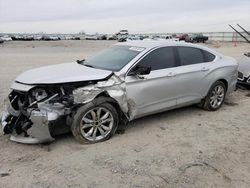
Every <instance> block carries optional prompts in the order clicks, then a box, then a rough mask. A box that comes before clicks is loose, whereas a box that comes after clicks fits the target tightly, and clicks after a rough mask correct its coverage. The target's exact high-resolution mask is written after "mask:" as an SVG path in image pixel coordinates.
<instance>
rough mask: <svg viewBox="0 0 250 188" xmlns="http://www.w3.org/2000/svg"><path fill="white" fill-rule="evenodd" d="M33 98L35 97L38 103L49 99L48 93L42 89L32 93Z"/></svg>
mask: <svg viewBox="0 0 250 188" xmlns="http://www.w3.org/2000/svg"><path fill="white" fill-rule="evenodd" d="M32 95H33V97H35V99H36V101H41V100H43V99H45V98H47V97H48V94H47V92H46V91H45V89H42V88H37V89H35V90H34V91H33V92H32Z"/></svg>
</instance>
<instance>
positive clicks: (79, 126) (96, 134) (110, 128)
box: [71, 98, 119, 144]
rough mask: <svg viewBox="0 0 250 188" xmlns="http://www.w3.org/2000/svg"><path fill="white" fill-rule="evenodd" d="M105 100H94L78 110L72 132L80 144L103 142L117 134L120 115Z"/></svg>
mask: <svg viewBox="0 0 250 188" xmlns="http://www.w3.org/2000/svg"><path fill="white" fill-rule="evenodd" d="M103 99H105V98H100V99H94V100H93V101H92V102H90V103H88V104H85V105H84V106H82V107H80V108H79V109H78V110H77V112H76V114H75V116H74V119H73V123H72V126H71V131H72V134H73V135H74V137H75V139H76V140H77V141H78V142H79V143H81V144H93V143H97V142H102V141H105V140H108V139H109V138H111V136H112V135H113V134H114V133H115V131H116V129H117V127H118V123H119V118H118V117H119V116H118V113H117V111H116V109H115V107H114V106H112V105H111V104H109V103H107V102H105V100H103ZM94 113H95V114H94ZM98 114H99V115H98Z"/></svg>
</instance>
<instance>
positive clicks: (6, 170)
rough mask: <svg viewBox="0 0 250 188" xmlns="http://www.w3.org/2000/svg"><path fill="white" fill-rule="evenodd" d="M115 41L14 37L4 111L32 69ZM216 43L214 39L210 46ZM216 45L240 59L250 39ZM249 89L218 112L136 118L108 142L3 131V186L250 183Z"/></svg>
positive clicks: (0, 56) (133, 187) (0, 96)
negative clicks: (27, 141) (20, 140)
mask: <svg viewBox="0 0 250 188" xmlns="http://www.w3.org/2000/svg"><path fill="white" fill-rule="evenodd" d="M113 43H114V42H112V41H57V42H44V41H43V42H9V43H5V44H3V45H0V80H1V82H0V83H1V84H0V101H1V102H0V105H1V108H0V112H1V111H2V110H3V108H2V104H3V100H4V97H5V96H6V95H7V94H8V92H9V87H10V84H11V82H12V81H13V80H14V79H15V77H16V76H17V75H18V74H19V73H21V72H22V71H25V70H27V69H31V68H34V67H39V66H43V65H48V64H55V63H63V62H72V61H74V60H77V59H83V58H84V57H86V56H88V55H91V54H93V53H94V52H96V51H98V50H100V49H103V48H105V47H108V46H110V45H111V44H113ZM209 46H211V47H212V46H213V45H209ZM217 50H218V51H220V52H222V53H223V54H226V55H229V56H233V57H235V58H239V57H241V56H242V54H243V53H244V52H245V51H250V46H249V45H247V44H237V47H234V44H232V43H223V44H222V46H221V47H220V48H217ZM249 106H250V92H249V91H243V90H238V91H236V92H234V93H233V94H232V95H231V96H229V97H228V98H227V100H226V103H225V105H224V106H223V107H222V108H221V109H220V110H219V111H217V112H206V111H203V110H202V109H199V108H196V107H194V106H191V107H186V108H182V109H178V110H173V111H169V112H164V113H160V114H157V115H152V116H149V117H146V118H142V119H139V120H136V121H133V122H131V123H130V124H129V126H128V128H127V129H126V131H125V133H124V134H122V135H118V134H116V135H114V137H113V138H112V139H110V140H108V141H106V142H103V143H98V144H93V145H80V144H78V143H77V142H76V141H75V140H74V138H73V136H72V135H71V134H67V135H63V136H60V137H57V138H56V141H54V142H53V143H51V144H50V145H24V144H17V143H14V142H11V141H9V136H8V135H3V134H2V133H0V187H4V188H13V187H15V188H19V187H25V188H40V187H42V188H44V187H46V188H47V187H48V188H50V187H51V188H54V187H60V188H64V187H83V188H85V187H86V188H99V187H101V188H106V187H107V188H117V187H120V188H123V187H124V188H125V187H129V188H144V187H145V188H151V187H156V188H161V187H162V188H165V187H237V188H240V187H246V188H247V187H250V123H249V122H250V116H249V109H250V107H249Z"/></svg>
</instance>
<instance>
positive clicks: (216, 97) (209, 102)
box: [201, 81, 226, 111]
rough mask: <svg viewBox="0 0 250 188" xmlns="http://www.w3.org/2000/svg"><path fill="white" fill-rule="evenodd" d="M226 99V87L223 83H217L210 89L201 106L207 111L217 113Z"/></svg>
mask: <svg viewBox="0 0 250 188" xmlns="http://www.w3.org/2000/svg"><path fill="white" fill-rule="evenodd" d="M225 97H226V86H225V84H224V83H223V82H221V81H217V82H215V83H214V84H213V85H212V87H211V88H210V90H209V92H208V94H207V96H206V98H205V99H204V100H203V102H202V104H201V106H202V107H203V108H204V109H205V110H209V111H216V110H218V109H219V108H220V107H221V106H222V104H223V102H224V100H225Z"/></svg>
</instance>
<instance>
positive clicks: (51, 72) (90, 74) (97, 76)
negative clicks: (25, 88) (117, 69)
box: [16, 63, 112, 84]
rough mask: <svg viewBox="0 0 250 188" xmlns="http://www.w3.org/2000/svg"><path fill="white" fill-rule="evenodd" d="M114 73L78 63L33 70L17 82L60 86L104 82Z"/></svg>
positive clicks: (24, 74)
mask: <svg viewBox="0 0 250 188" xmlns="http://www.w3.org/2000/svg"><path fill="white" fill-rule="evenodd" d="M111 74H112V71H108V70H101V69H96V68H91V67H86V66H84V65H80V64H78V63H64V64H58V65H50V66H45V67H41V68H36V69H32V70H29V71H26V72H24V73H22V74H20V75H19V76H18V77H17V78H16V81H17V82H20V83H24V84H58V83H69V82H80V81H91V80H102V79H105V78H106V77H108V76H110V75H111Z"/></svg>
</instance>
